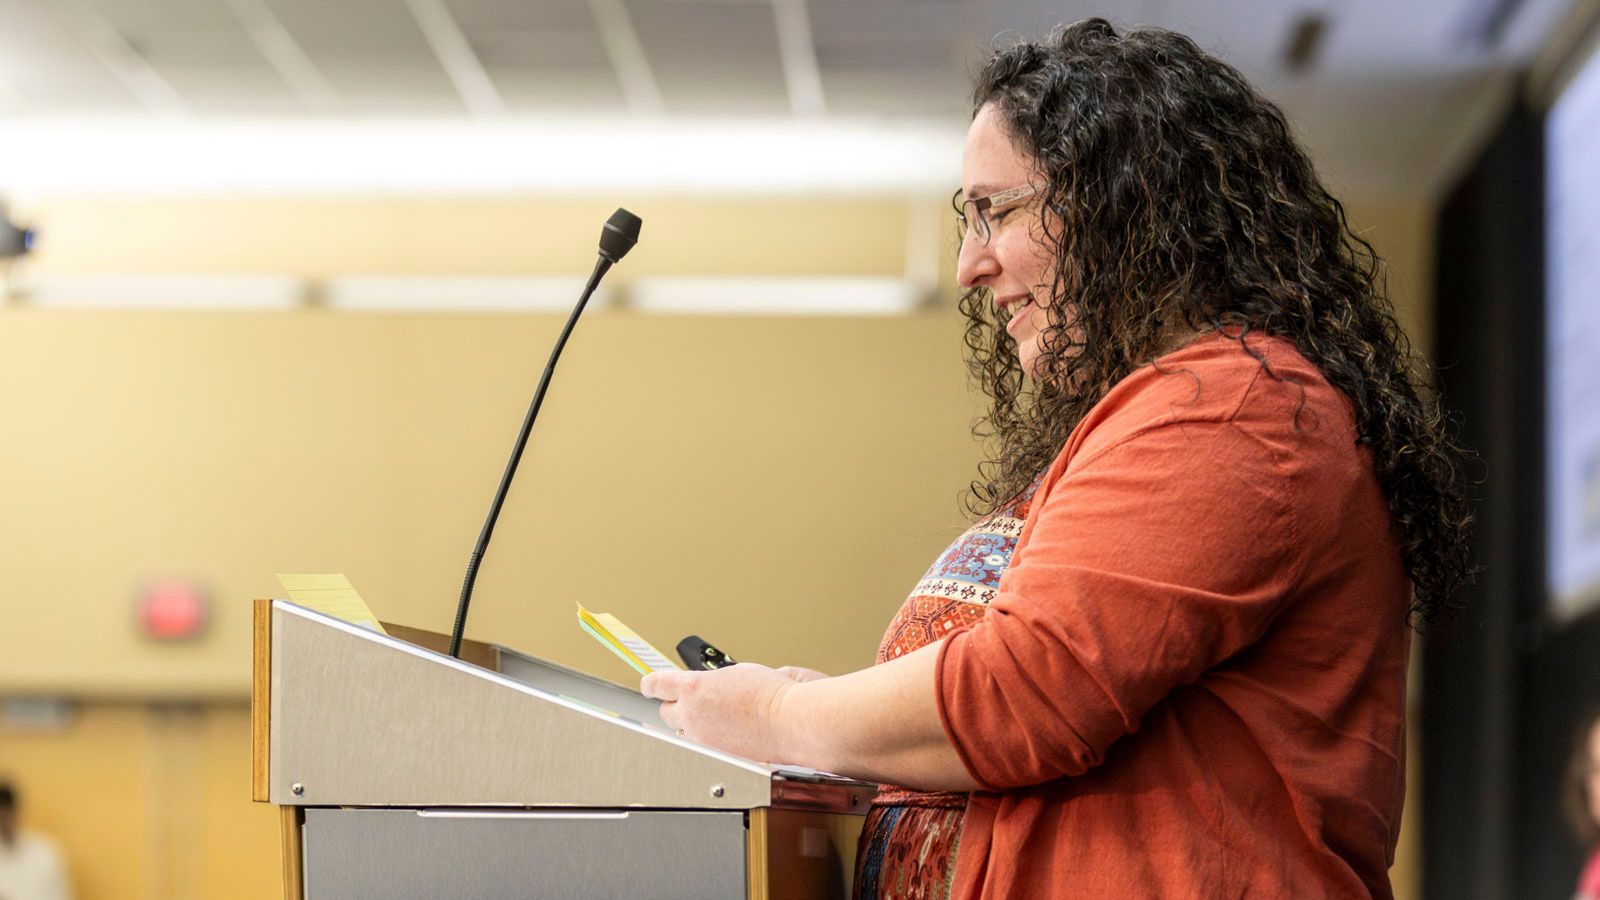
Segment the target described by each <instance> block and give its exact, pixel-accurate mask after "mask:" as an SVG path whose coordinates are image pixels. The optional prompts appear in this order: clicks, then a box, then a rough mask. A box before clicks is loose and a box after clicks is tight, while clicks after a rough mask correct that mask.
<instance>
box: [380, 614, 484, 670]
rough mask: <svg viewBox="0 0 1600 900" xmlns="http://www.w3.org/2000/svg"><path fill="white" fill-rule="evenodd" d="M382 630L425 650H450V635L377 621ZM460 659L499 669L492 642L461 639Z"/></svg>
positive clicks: (441, 651) (436, 651) (438, 651)
mask: <svg viewBox="0 0 1600 900" xmlns="http://www.w3.org/2000/svg"><path fill="white" fill-rule="evenodd" d="M378 624H379V625H382V626H383V630H384V632H385V633H387V634H388V635H389V636H390V637H392V638H399V639H400V640H402V641H405V642H406V643H408V644H416V645H417V646H418V647H421V648H423V649H425V650H432V651H433V652H435V653H446V654H448V653H449V652H450V635H448V634H439V633H438V632H435V631H426V630H424V629H421V628H412V627H411V626H410V625H396V624H394V623H393V622H379V623H378ZM461 661H462V662H469V663H472V664H473V665H475V666H481V667H482V668H485V669H488V670H489V671H491V672H498V671H500V651H499V650H496V649H495V647H494V645H493V644H485V643H483V642H482V641H474V640H470V639H463V640H462V641H461Z"/></svg>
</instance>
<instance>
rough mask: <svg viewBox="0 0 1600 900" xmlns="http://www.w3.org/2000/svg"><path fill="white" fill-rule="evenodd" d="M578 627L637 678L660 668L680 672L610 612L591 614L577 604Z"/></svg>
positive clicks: (665, 657)
mask: <svg viewBox="0 0 1600 900" xmlns="http://www.w3.org/2000/svg"><path fill="white" fill-rule="evenodd" d="M578 627H580V628H582V629H583V630H584V631H587V632H588V633H589V636H590V637H592V638H594V639H595V640H597V641H599V642H600V643H601V644H602V645H603V646H604V647H605V648H606V649H607V650H610V651H611V652H612V653H615V654H616V655H617V658H618V659H620V660H622V661H623V662H625V663H627V664H628V665H629V666H630V667H631V668H632V669H633V670H634V671H635V672H638V673H639V674H640V675H648V674H649V673H651V672H659V671H662V670H664V669H681V668H683V667H682V666H680V665H678V664H677V663H675V662H673V661H672V660H670V659H668V658H667V656H666V654H664V653H662V652H661V651H660V650H657V649H656V648H654V647H652V646H650V642H649V641H647V640H645V639H644V638H642V637H640V636H639V635H637V634H635V633H634V631H633V629H632V628H629V627H628V626H626V625H624V624H622V620H620V619H618V618H617V617H616V616H613V615H611V614H610V613H592V612H589V611H588V610H587V609H584V608H583V604H582V603H579V604H578Z"/></svg>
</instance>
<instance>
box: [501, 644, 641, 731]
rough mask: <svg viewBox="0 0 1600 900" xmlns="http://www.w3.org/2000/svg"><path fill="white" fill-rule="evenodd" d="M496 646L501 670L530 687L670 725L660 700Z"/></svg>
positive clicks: (633, 717) (637, 719)
mask: <svg viewBox="0 0 1600 900" xmlns="http://www.w3.org/2000/svg"><path fill="white" fill-rule="evenodd" d="M494 649H495V651H496V656H497V657H498V663H499V666H500V674H502V675H504V676H506V677H507V678H512V679H515V680H517V681H520V682H522V683H523V684H526V685H528V686H529V687H535V688H539V689H541V690H544V691H547V692H549V693H552V694H558V695H561V696H564V697H569V698H571V699H573V700H577V701H579V702H580V703H588V704H591V705H593V706H598V707H600V708H601V709H607V710H610V711H612V712H614V713H619V714H621V715H624V716H627V717H628V718H630V719H634V720H635V721H639V722H643V723H645V724H646V725H659V726H660V727H662V728H666V727H667V725H666V723H665V722H663V721H661V701H659V700H651V699H649V698H648V697H645V696H643V695H641V694H640V693H639V692H638V691H630V690H628V689H627V688H624V687H621V686H619V685H615V684H612V683H611V682H609V681H604V680H602V679H599V678H596V677H594V676H593V675H589V674H586V673H584V672H578V671H575V670H573V669H569V668H567V667H566V666H562V665H557V664H556V663H553V662H550V661H549V660H547V659H537V658H535V657H532V656H529V655H527V654H525V653H519V652H518V651H516V650H513V649H511V648H510V647H503V646H500V645H499V644H496V645H495V648H494Z"/></svg>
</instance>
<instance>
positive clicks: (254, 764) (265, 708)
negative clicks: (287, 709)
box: [250, 599, 272, 803]
mask: <svg viewBox="0 0 1600 900" xmlns="http://www.w3.org/2000/svg"><path fill="white" fill-rule="evenodd" d="M253 616H254V619H253V621H252V624H251V645H252V662H251V671H250V799H251V800H254V801H256V802H257V803H266V802H267V800H268V796H269V794H268V785H269V784H270V782H268V780H267V774H268V770H267V767H268V759H267V757H268V755H269V753H270V746H271V745H270V743H269V740H270V736H271V734H272V730H271V723H270V722H269V721H268V720H269V719H270V717H271V715H272V601H271V600H265V599H258V600H256V602H255V607H254V610H253Z"/></svg>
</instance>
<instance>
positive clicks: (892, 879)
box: [855, 480, 1039, 900]
mask: <svg viewBox="0 0 1600 900" xmlns="http://www.w3.org/2000/svg"><path fill="white" fill-rule="evenodd" d="M1038 486H1039V482H1038V481H1037V480H1035V481H1034V483H1033V484H1032V485H1030V486H1029V487H1028V489H1027V490H1026V491H1024V492H1023V494H1022V496H1021V497H1020V498H1019V499H1018V500H1017V501H1016V502H1014V503H1012V504H1011V505H1009V506H1007V507H1006V508H1004V509H1001V510H1000V511H999V512H997V513H995V514H994V515H992V516H989V517H988V518H985V519H984V520H982V521H980V522H978V523H977V524H976V525H973V526H972V527H971V528H969V529H967V530H966V532H965V533H963V534H962V535H961V536H960V537H958V538H956V540H955V542H954V543H952V544H951V545H950V546H949V547H948V548H947V549H946V550H945V551H944V553H943V554H942V555H940V557H939V558H938V559H937V560H935V561H934V563H933V565H932V566H931V567H929V569H928V571H927V574H925V575H923V576H922V580H921V581H919V582H917V586H916V587H915V588H914V589H913V590H912V591H911V596H909V597H907V598H906V601H905V603H903V604H901V606H900V611H899V612H897V613H895V616H894V619H893V620H891V621H890V622H889V628H888V630H887V631H886V632H884V635H883V643H881V644H879V645H878V658H877V662H879V663H885V662H888V661H889V660H891V659H895V658H897V657H900V656H903V655H905V654H907V653H910V652H911V651H913V650H918V649H920V648H922V647H926V646H927V645H929V644H932V643H935V642H937V641H939V640H940V639H942V638H943V637H945V635H947V634H949V633H950V632H952V631H955V630H956V629H958V628H962V627H965V626H967V625H970V624H972V623H974V622H977V621H978V620H979V619H982V618H983V616H984V614H985V613H987V612H988V610H989V601H991V600H993V599H994V597H995V594H996V593H998V592H999V587H1000V576H1002V575H1004V574H1005V571H1006V567H1007V566H1009V565H1010V564H1011V553H1012V551H1013V550H1015V549H1016V546H1017V536H1018V535H1020V534H1022V524H1023V522H1024V521H1026V520H1027V518H1028V509H1029V507H1030V506H1031V505H1032V502H1033V494H1034V491H1035V490H1036V489H1037V488H1038ZM966 807H967V795H966V793H965V792H950V791H931V792H930V791H914V790H911V789H910V788H903V787H896V786H894V785H883V786H882V787H881V788H880V789H879V790H878V794H877V796H876V797H875V798H874V799H873V801H872V809H871V811H870V812H869V813H868V814H867V820H866V824H865V826H864V827H863V829H862V832H861V843H860V845H859V846H858V847H857V853H856V877H855V896H856V897H857V898H858V900H875V898H891V897H892V898H897V900H900V898H904V900H922V898H945V897H948V896H950V885H951V880H952V878H953V876H954V875H955V863H956V848H957V846H958V845H959V843H960V840H961V817H962V814H963V813H964V812H965V811H966Z"/></svg>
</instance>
